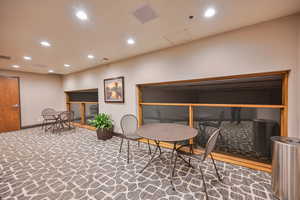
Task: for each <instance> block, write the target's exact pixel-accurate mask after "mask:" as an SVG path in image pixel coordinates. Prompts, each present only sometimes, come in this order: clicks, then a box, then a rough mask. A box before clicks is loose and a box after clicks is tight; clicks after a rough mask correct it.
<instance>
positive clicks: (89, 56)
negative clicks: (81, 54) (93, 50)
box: [87, 54, 95, 59]
mask: <svg viewBox="0 0 300 200" xmlns="http://www.w3.org/2000/svg"><path fill="white" fill-rule="evenodd" d="M87 57H88V58H89V59H94V58H95V56H94V55H92V54H89V55H88V56H87Z"/></svg>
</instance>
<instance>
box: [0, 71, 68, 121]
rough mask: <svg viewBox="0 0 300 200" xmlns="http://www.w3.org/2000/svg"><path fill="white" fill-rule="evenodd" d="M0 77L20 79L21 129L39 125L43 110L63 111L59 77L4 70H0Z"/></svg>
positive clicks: (63, 105) (63, 103)
mask: <svg viewBox="0 0 300 200" xmlns="http://www.w3.org/2000/svg"><path fill="white" fill-rule="evenodd" d="M0 75H5V76H18V77H19V78H20V99H21V120H22V124H21V126H22V127H24V126H30V125H35V124H40V123H41V117H40V116H41V111H42V110H43V109H45V108H49V107H50V108H54V109H57V110H63V109H65V95H64V91H63V87H62V78H61V76H58V75H41V74H34V73H24V72H14V71H4V70H0Z"/></svg>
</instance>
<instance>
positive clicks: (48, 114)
mask: <svg viewBox="0 0 300 200" xmlns="http://www.w3.org/2000/svg"><path fill="white" fill-rule="evenodd" d="M55 115H56V111H55V110H54V109H53V108H45V109H44V110H42V117H43V118H44V119H55Z"/></svg>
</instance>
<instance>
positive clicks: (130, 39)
mask: <svg viewBox="0 0 300 200" xmlns="http://www.w3.org/2000/svg"><path fill="white" fill-rule="evenodd" d="M134 43H135V40H134V39H133V38H128V40H127V44H134Z"/></svg>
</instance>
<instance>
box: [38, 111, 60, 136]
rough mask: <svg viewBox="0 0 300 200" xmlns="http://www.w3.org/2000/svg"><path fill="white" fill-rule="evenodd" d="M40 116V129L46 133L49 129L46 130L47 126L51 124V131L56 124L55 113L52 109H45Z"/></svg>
mask: <svg viewBox="0 0 300 200" xmlns="http://www.w3.org/2000/svg"><path fill="white" fill-rule="evenodd" d="M41 115H42V117H43V123H42V129H43V130H44V131H47V130H48V129H49V128H47V125H48V124H51V127H52V130H53V129H54V127H55V126H56V123H57V117H56V111H55V110H54V109H53V108H46V109H44V110H42V114H41ZM51 127H50V128H51Z"/></svg>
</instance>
